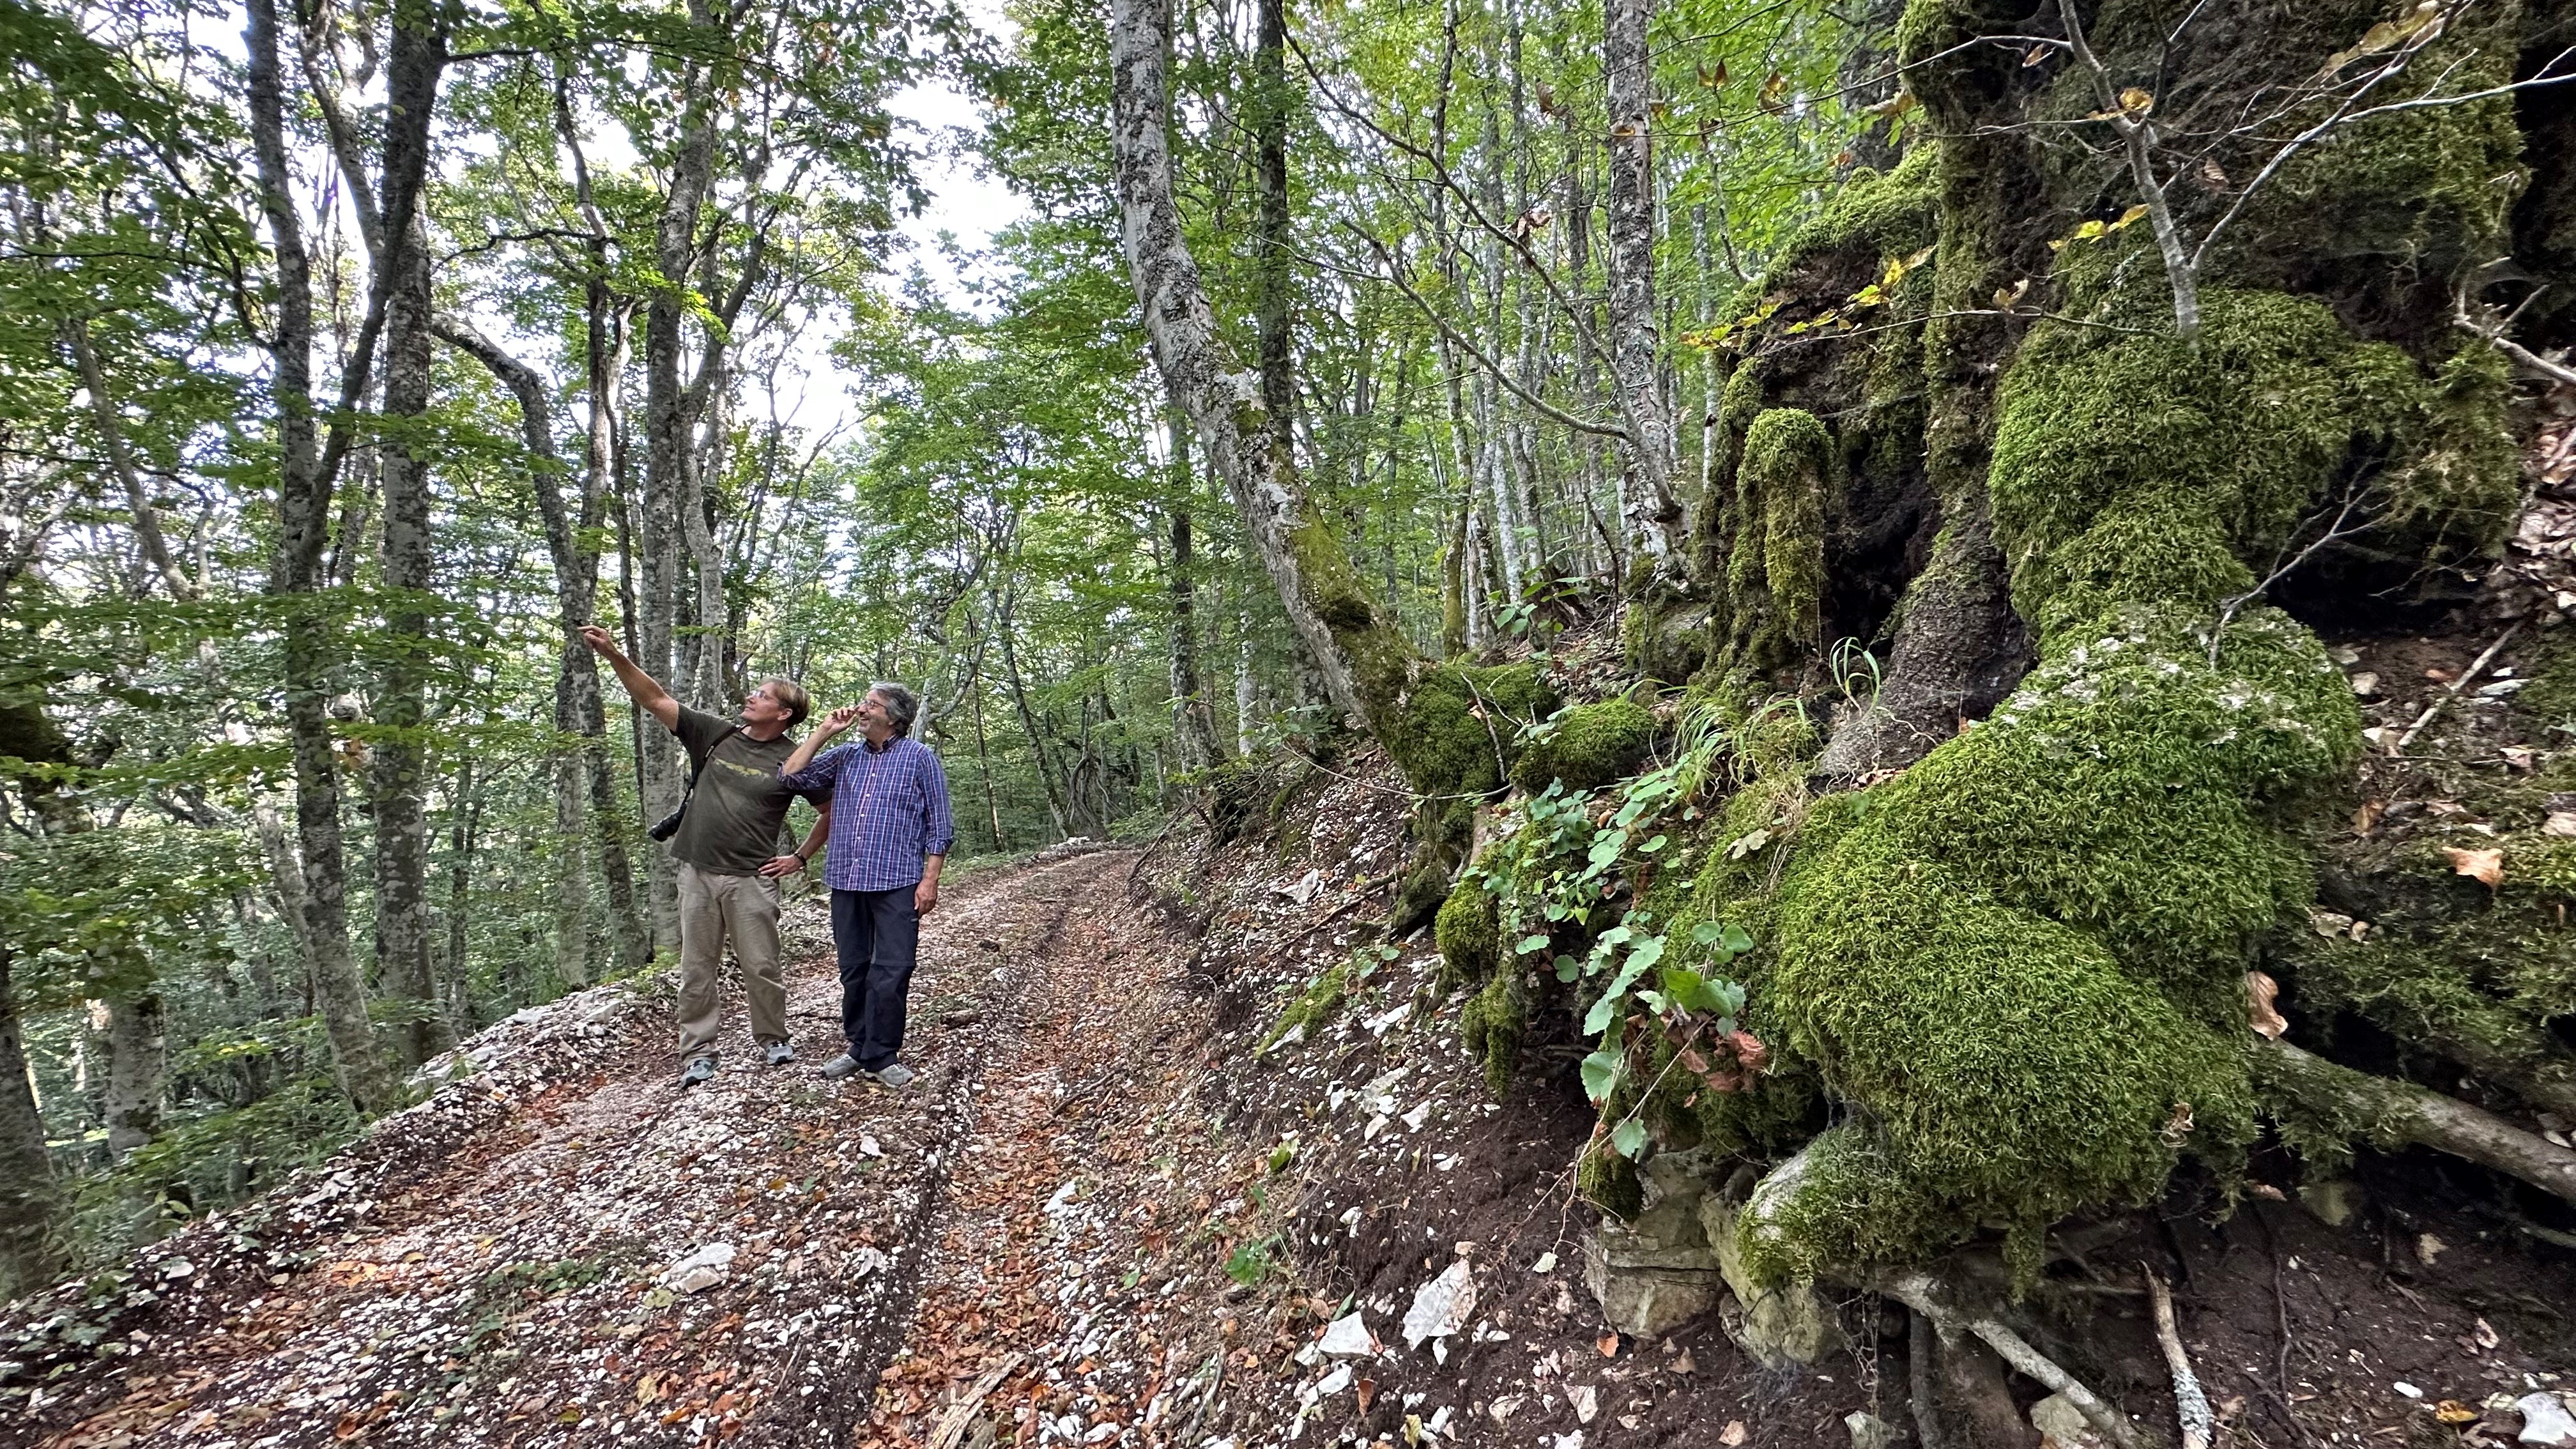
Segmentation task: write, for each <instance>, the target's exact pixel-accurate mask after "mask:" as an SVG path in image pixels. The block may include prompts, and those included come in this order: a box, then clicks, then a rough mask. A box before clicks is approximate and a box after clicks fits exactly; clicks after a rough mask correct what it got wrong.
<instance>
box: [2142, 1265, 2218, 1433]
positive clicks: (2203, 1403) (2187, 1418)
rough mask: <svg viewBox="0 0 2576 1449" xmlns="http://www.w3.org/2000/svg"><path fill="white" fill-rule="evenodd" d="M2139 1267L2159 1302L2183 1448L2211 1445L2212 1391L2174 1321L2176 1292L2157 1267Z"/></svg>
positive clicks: (2161, 1338) (2159, 1339)
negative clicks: (2194, 1365) (2203, 1383)
mask: <svg viewBox="0 0 2576 1449" xmlns="http://www.w3.org/2000/svg"><path fill="white" fill-rule="evenodd" d="M2138 1271H2139V1272H2141V1273H2144V1274H2145V1275H2146V1278H2147V1296H2148V1297H2150V1298H2153V1299H2154V1300H2155V1305H2156V1346H2157V1347H2158V1348H2161V1349H2163V1350H2164V1355H2165V1367H2166V1369H2167V1370H2169V1371H2170V1372H2171V1373H2172V1374H2173V1392H2174V1417H2175V1418H2177V1419H2179V1420H2181V1421H2182V1449H2209V1437H2210V1431H2211V1430H2212V1429H2213V1428H2215V1427H2216V1420H2215V1419H2214V1418H2213V1416H2212V1415H2211V1414H2210V1412H2209V1395H2207V1394H2205V1393H2202V1392H2201V1388H2200V1375H2198V1374H2196V1373H2193V1372H2192V1371H2191V1355H2189V1354H2187V1353H2185V1352H2183V1347H2182V1330H2181V1329H2180V1328H2179V1327H2177V1326H2176V1325H2175V1323H2174V1306H2173V1295H2172V1294H2171V1293H2168V1292H2166V1291H2165V1280H2164V1279H2162V1278H2159V1277H2157V1276H2156V1270H2155V1269H2153V1268H2150V1267H2148V1266H2147V1265H2146V1264H2144V1263H2141V1264H2139V1265H2138Z"/></svg>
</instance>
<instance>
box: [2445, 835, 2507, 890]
mask: <svg viewBox="0 0 2576 1449" xmlns="http://www.w3.org/2000/svg"><path fill="white" fill-rule="evenodd" d="M2442 853H2443V854H2444V855H2447V856H2449V857H2450V858H2451V873H2452V874H2453V875H2464V876H2467V877H2468V878H2470V879H2471V880H2474V881H2476V882H2477V883H2478V884H2480V885H2483V886H2485V887H2486V888H2487V889H2489V890H2494V889H2495V888H2496V887H2498V886H2501V885H2503V884H2504V852H2503V851H2501V850H2464V849H2462V848H2461V847H2459V846H2456V845H2453V846H2446V847H2444V849H2443V851H2442Z"/></svg>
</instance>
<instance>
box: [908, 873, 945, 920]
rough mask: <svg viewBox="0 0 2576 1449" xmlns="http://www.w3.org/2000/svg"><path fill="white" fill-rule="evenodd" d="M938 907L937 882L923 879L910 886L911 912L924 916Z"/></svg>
mask: <svg viewBox="0 0 2576 1449" xmlns="http://www.w3.org/2000/svg"><path fill="white" fill-rule="evenodd" d="M937 909H939V882H937V881H935V880H925V881H923V882H922V883H921V884H919V885H917V886H914V887H913V888H912V913H913V914H914V915H915V916H926V915H929V914H930V913H931V912H932V911H935V910H937Z"/></svg>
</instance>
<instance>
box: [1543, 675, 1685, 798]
mask: <svg viewBox="0 0 2576 1449" xmlns="http://www.w3.org/2000/svg"><path fill="white" fill-rule="evenodd" d="M1654 742H1655V712H1654V711H1653V710H1650V709H1648V708H1646V707H1645V706H1644V705H1641V704H1638V703H1636V702H1635V701H1633V700H1629V699H1624V698H1623V699H1607V700H1603V701H1602V702H1600V703H1599V704H1578V705H1572V706H1569V707H1568V708H1567V709H1565V710H1564V711H1562V712H1561V713H1560V714H1559V715H1558V716H1557V717H1556V721H1555V724H1554V726H1553V727H1552V728H1549V729H1547V730H1545V731H1543V732H1542V733H1540V734H1539V735H1538V736H1537V737H1536V738H1535V739H1533V740H1532V741H1531V742H1530V743H1529V745H1528V746H1527V747H1526V748H1524V749H1523V750H1522V752H1521V757H1520V758H1519V759H1518V760H1517V761H1515V762H1513V765H1512V783H1513V784H1515V785H1518V786H1520V787H1521V788H1522V789H1524V790H1527V791H1530V792H1531V793H1533V794H1535V793H1536V792H1538V791H1540V790H1544V789H1546V788H1547V784H1548V782H1549V781H1551V780H1555V781H1560V782H1562V783H1563V784H1564V786H1565V788H1566V789H1568V790H1595V789H1599V788H1600V787H1601V786H1603V785H1607V784H1609V783H1610V782H1611V781H1613V780H1617V779H1619V778H1621V777H1623V776H1626V775H1628V774H1631V773H1633V772H1634V771H1635V770H1636V768H1637V766H1638V765H1639V764H1640V763H1641V762H1643V761H1644V759H1645V758H1646V752H1647V751H1648V750H1649V749H1650V748H1652V747H1653V745H1654Z"/></svg>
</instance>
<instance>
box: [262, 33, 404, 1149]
mask: <svg viewBox="0 0 2576 1449" xmlns="http://www.w3.org/2000/svg"><path fill="white" fill-rule="evenodd" d="M248 10H249V24H248V25H247V27H246V28H245V31H244V39H245V42H246V50H247V57H248V66H247V78H248V86H247V96H248V100H249V110H250V120H251V138H252V151H253V154H254V156H255V157H256V160H257V167H258V175H259V190H260V206H261V211H262V214H263V216H264V217H265V219H266V221H267V223H268V228H269V240H270V248H271V250H272V252H273V253H274V254H275V256H276V258H277V289H276V296H275V302H274V321H273V322H272V323H271V336H270V347H271V352H272V356H273V359H274V364H275V366H274V370H273V372H272V374H271V377H270V389H271V393H272V395H273V396H274V397H275V399H276V411H277V422H276V427H277V452H278V459H277V470H278V509H277V512H278V530H279V539H278V546H277V558H276V563H275V566H274V569H273V571H272V575H271V583H270V590H271V592H272V593H275V594H279V595H282V596H285V597H286V598H287V599H288V600H289V601H290V602H289V607H288V608H287V609H286V610H285V616H286V617H285V623H284V629H283V634H284V651H283V652H284V671H283V672H284V678H283V681H282V682H283V685H284V692H285V695H286V715H287V727H288V733H289V735H290V737H291V739H292V742H293V756H294V762H295V816H296V833H297V836H298V844H299V846H300V847H301V853H302V864H303V869H304V876H305V879H304V887H305V892H304V894H305V899H304V912H305V926H306V934H307V938H308V939H309V940H310V942H311V947H310V949H311V952H312V967H313V985H314V992H315V995H316V997H317V998H318V1000H319V1004H320V1006H321V1008H322V1016H323V1021H324V1025H325V1027H326V1029H327V1030H328V1032H329V1034H330V1038H331V1049H332V1055H333V1058H334V1061H335V1063H336V1067H337V1071H338V1075H339V1080H340V1085H341V1088H342V1090H344V1091H346V1092H347V1093H348V1094H349V1097H350V1100H352V1101H353V1102H355V1103H356V1104H357V1105H358V1108H359V1110H360V1111H362V1112H375V1111H378V1110H381V1109H382V1108H384V1107H386V1106H388V1105H390V1104H391V1102H392V1100H393V1096H394V1083H393V1081H392V1079H391V1078H390V1076H388V1074H387V1073H386V1071H385V1067H384V1059H383V1055H382V1053H381V1052H380V1051H379V1050H378V1049H377V1046H376V1040H375V1032H374V1028H373V1027H372V1026H371V1025H370V1024H369V1022H368V1020H367V996H366V985H365V983H364V982H363V981H362V980H361V979H360V977H359V974H358V963H357V959H356V957H355V956H354V955H353V954H352V952H351V951H350V949H349V924H348V910H347V902H346V900H345V893H346V886H347V866H346V862H345V860H344V857H343V853H342V848H341V830H340V794H339V789H340V781H339V771H338V768H337V766H336V765H335V764H334V762H333V758H332V745H331V728H330V719H329V716H328V714H327V712H326V711H325V708H324V703H323V701H324V698H325V695H326V693H327V691H328V690H329V687H330V686H329V679H330V671H331V666H332V664H333V662H334V660H333V654H334V652H335V651H334V650H333V648H332V641H331V630H330V626H329V624H328V622H327V620H325V619H324V618H323V617H322V614H321V611H320V608H319V606H318V604H317V603H316V601H315V600H314V599H313V598H312V595H313V593H314V591H315V589H316V588H317V587H318V585H319V584H320V582H321V573H322V554H323V546H324V543H325V540H326V535H327V533H328V531H329V526H330V517H331V478H332V472H333V470H332V469H331V468H328V467H326V466H325V463H326V462H330V461H334V460H331V459H329V458H328V457H327V456H326V455H324V454H323V453H322V452H321V451H320V450H319V449H317V447H316V438H315V428H314V417H315V409H314V405H313V387H312V377H313V373H312V367H313V363H312V348H313V279H312V264H311V262H310V260H309V259H308V257H307V255H306V252H305V249H304V235H303V223H302V220H301V218H300V217H299V216H298V214H297V212H296V204H295V178H294V172H293V170H292V167H291V164H290V162H289V160H288V156H287V151H286V139H285V104H286V102H285V93H284V87H283V84H282V82H281V79H280V72H279V67H278V28H277V6H276V0H249V5H248ZM422 119H423V122H424V123H425V122H426V117H423V118H422ZM402 211H403V214H404V216H405V217H406V219H407V218H408V215H409V206H408V204H407V203H406V205H405V206H404V207H403V208H402ZM405 229H406V230H407V229H408V228H407V224H406V228H405ZM362 351H363V350H362ZM359 361H360V362H363V361H364V359H363V356H362V357H361V358H360V359H359Z"/></svg>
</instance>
